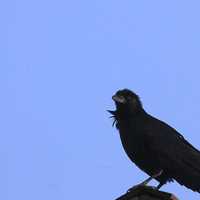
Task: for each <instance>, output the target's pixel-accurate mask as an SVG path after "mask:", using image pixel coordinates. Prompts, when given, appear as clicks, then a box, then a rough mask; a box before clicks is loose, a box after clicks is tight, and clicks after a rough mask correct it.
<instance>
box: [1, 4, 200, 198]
mask: <svg viewBox="0 0 200 200" xmlns="http://www.w3.org/2000/svg"><path fill="white" fill-rule="evenodd" d="M199 7H200V2H199V1H197V0H196V1H195V0H191V1H185V0H168V1H160V0H151V1H148V0H146V1H144V0H139V1H133V0H131V1H130V0H127V1H119V0H115V1H114V0H101V1H95V0H85V1H80V0H74V1H64V0H57V1H51V0H50V1H47V0H34V1H33V0H32V1H25V0H18V1H14V0H7V1H1V3H0V22H1V33H0V36H1V48H0V51H1V52H0V53H1V59H0V60H1V61H0V62H1V67H0V91H1V98H0V110H1V112H0V121H1V126H0V133H1V134H0V158H1V164H0V188H1V192H0V199H2V200H13V199H15V200H27V199H28V200H36V199H37V200H44V199H45V200H57V199H59V200H64V199H75V200H76V199H85V200H88V199H96V200H102V199H104V200H111V199H114V198H116V197H118V196H120V195H121V194H123V193H124V192H125V191H126V190H127V189H128V188H129V187H131V186H132V185H134V184H136V183H139V182H141V181H142V180H144V179H145V178H146V177H147V175H145V174H144V173H143V172H142V171H140V170H139V169H137V168H136V167H135V166H134V165H133V164H132V163H131V161H129V159H128V158H127V156H126V155H125V153H124V151H123V149H122V146H121V143H120V140H119V135H118V133H117V131H116V129H114V128H112V126H111V124H112V120H111V119H109V114H108V113H107V112H106V110H107V109H114V105H113V102H112V100H111V96H112V94H113V93H114V92H115V91H116V90H118V89H121V88H125V87H126V88H130V89H132V90H134V91H135V92H137V93H138V94H139V95H140V97H141V99H142V101H143V104H144V107H145V109H146V110H147V111H148V112H149V113H151V114H152V115H154V116H156V117H159V118H160V119H162V120H164V121H166V122H168V123H169V124H170V125H172V126H174V127H175V128H177V130H179V131H180V132H181V133H182V134H183V135H184V136H185V137H186V138H187V139H188V140H189V141H190V142H191V143H192V144H194V145H195V146H196V147H197V148H200V139H199V138H200V137H199V134H200V127H199V124H200V118H199V116H200V90H199V84H200V79H199V74H200V68H199V64H200V58H199V52H200V26H199V18H200V12H199ZM152 184H156V182H154V183H152ZM163 190H165V191H169V192H172V193H174V194H176V195H177V196H178V197H179V198H180V199H181V200H184V199H185V200H186V199H193V200H196V199H199V194H198V193H194V192H192V191H191V190H188V189H186V188H185V187H181V186H179V185H178V184H177V183H172V184H168V185H166V186H164V187H163Z"/></svg>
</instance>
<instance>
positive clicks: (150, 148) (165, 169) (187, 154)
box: [109, 89, 200, 192]
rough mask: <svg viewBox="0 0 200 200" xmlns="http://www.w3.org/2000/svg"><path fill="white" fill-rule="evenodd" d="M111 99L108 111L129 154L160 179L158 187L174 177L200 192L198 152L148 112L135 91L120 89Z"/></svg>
mask: <svg viewBox="0 0 200 200" xmlns="http://www.w3.org/2000/svg"><path fill="white" fill-rule="evenodd" d="M112 98H113V100H114V102H115V105H116V110H115V111H109V112H110V113H111V114H112V115H113V117H114V119H115V121H114V123H115V124H116V127H117V129H118V130H119V133H120V138H121V142H122V145H123V148H124V150H125V152H126V153H127V155H128V157H129V158H130V159H131V160H132V161H133V162H134V163H135V164H136V165H137V166H138V167H139V168H140V169H141V170H143V171H144V172H146V173H147V174H148V175H149V176H151V177H154V178H155V179H156V180H157V181H159V183H160V184H159V185H158V188H160V187H161V186H162V185H164V184H165V183H167V182H169V181H173V180H176V181H177V182H178V183H180V184H181V185H184V186H186V187H188V188H190V189H192V190H193V191H197V192H200V151H199V150H197V149H196V148H195V147H193V146H192V145H191V144H190V143H189V142H187V141H186V140H185V139H184V137H183V136H182V135H181V134H180V133H178V132H177V131H176V130H175V129H174V128H172V127H171V126H169V125H168V124H166V123H165V122H163V121H160V120H159V119H156V118H154V117H153V116H151V115H149V114H148V113H147V112H146V111H145V110H144V109H143V106H142V103H141V101H140V99H139V97H138V96H137V95H136V94H135V93H134V92H132V91H130V90H128V89H124V90H119V91H118V92H117V93H116V94H115V95H114V96H113V97H112ZM156 174H158V175H157V176H156Z"/></svg>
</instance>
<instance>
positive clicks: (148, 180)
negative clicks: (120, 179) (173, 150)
mask: <svg viewBox="0 0 200 200" xmlns="http://www.w3.org/2000/svg"><path fill="white" fill-rule="evenodd" d="M162 173H163V170H160V171H159V172H158V173H157V174H154V175H152V176H150V177H149V178H148V179H146V180H145V181H143V182H142V183H140V184H138V185H136V186H133V187H132V188H130V189H129V190H128V192H129V191H130V190H132V189H134V188H136V187H138V186H146V185H147V184H148V183H149V182H150V181H151V180H152V179H154V178H157V177H159V176H160V175H161V174H162ZM162 185H163V184H161V183H160V184H159V185H158V186H157V187H156V189H160V188H161V187H162Z"/></svg>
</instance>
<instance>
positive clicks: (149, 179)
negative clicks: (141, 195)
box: [139, 170, 163, 185]
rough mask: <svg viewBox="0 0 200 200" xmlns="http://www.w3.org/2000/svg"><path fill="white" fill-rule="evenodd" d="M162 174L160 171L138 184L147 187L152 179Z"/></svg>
mask: <svg viewBox="0 0 200 200" xmlns="http://www.w3.org/2000/svg"><path fill="white" fill-rule="evenodd" d="M162 173H163V170H160V171H159V172H158V173H157V174H154V175H152V176H150V177H149V178H148V179H146V180H145V181H143V182H142V183H140V184H139V185H147V184H148V183H149V182H150V181H151V180H152V179H154V178H157V177H159V176H160V175H161V174H162Z"/></svg>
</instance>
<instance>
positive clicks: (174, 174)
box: [145, 117, 200, 192]
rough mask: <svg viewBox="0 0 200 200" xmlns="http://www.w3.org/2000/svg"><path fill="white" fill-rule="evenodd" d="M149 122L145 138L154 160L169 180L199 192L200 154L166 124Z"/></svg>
mask: <svg viewBox="0 0 200 200" xmlns="http://www.w3.org/2000/svg"><path fill="white" fill-rule="evenodd" d="M150 121H151V123H149V126H148V130H147V131H146V137H145V138H146V145H147V148H148V149H149V151H150V152H151V153H152V154H153V155H154V159H155V160H157V161H158V163H159V166H160V167H161V168H162V169H163V170H164V171H166V172H167V173H168V174H169V175H170V176H171V177H170V178H173V179H175V180H176V181H177V182H178V183H180V184H181V185H185V186H186V187H188V188H190V189H192V190H194V191H198V192H200V152H199V151H198V150H197V149H196V148H195V147H193V146H192V145H191V144H190V143H189V142H187V141H186V140H185V139H184V137H183V136H182V135H181V134H180V133H178V132H177V131H176V130H175V129H173V128H172V127H170V126H169V125H167V124H166V123H164V122H162V121H160V120H157V119H155V118H153V117H152V118H151V119H150ZM152 122H153V123H152Z"/></svg>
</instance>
